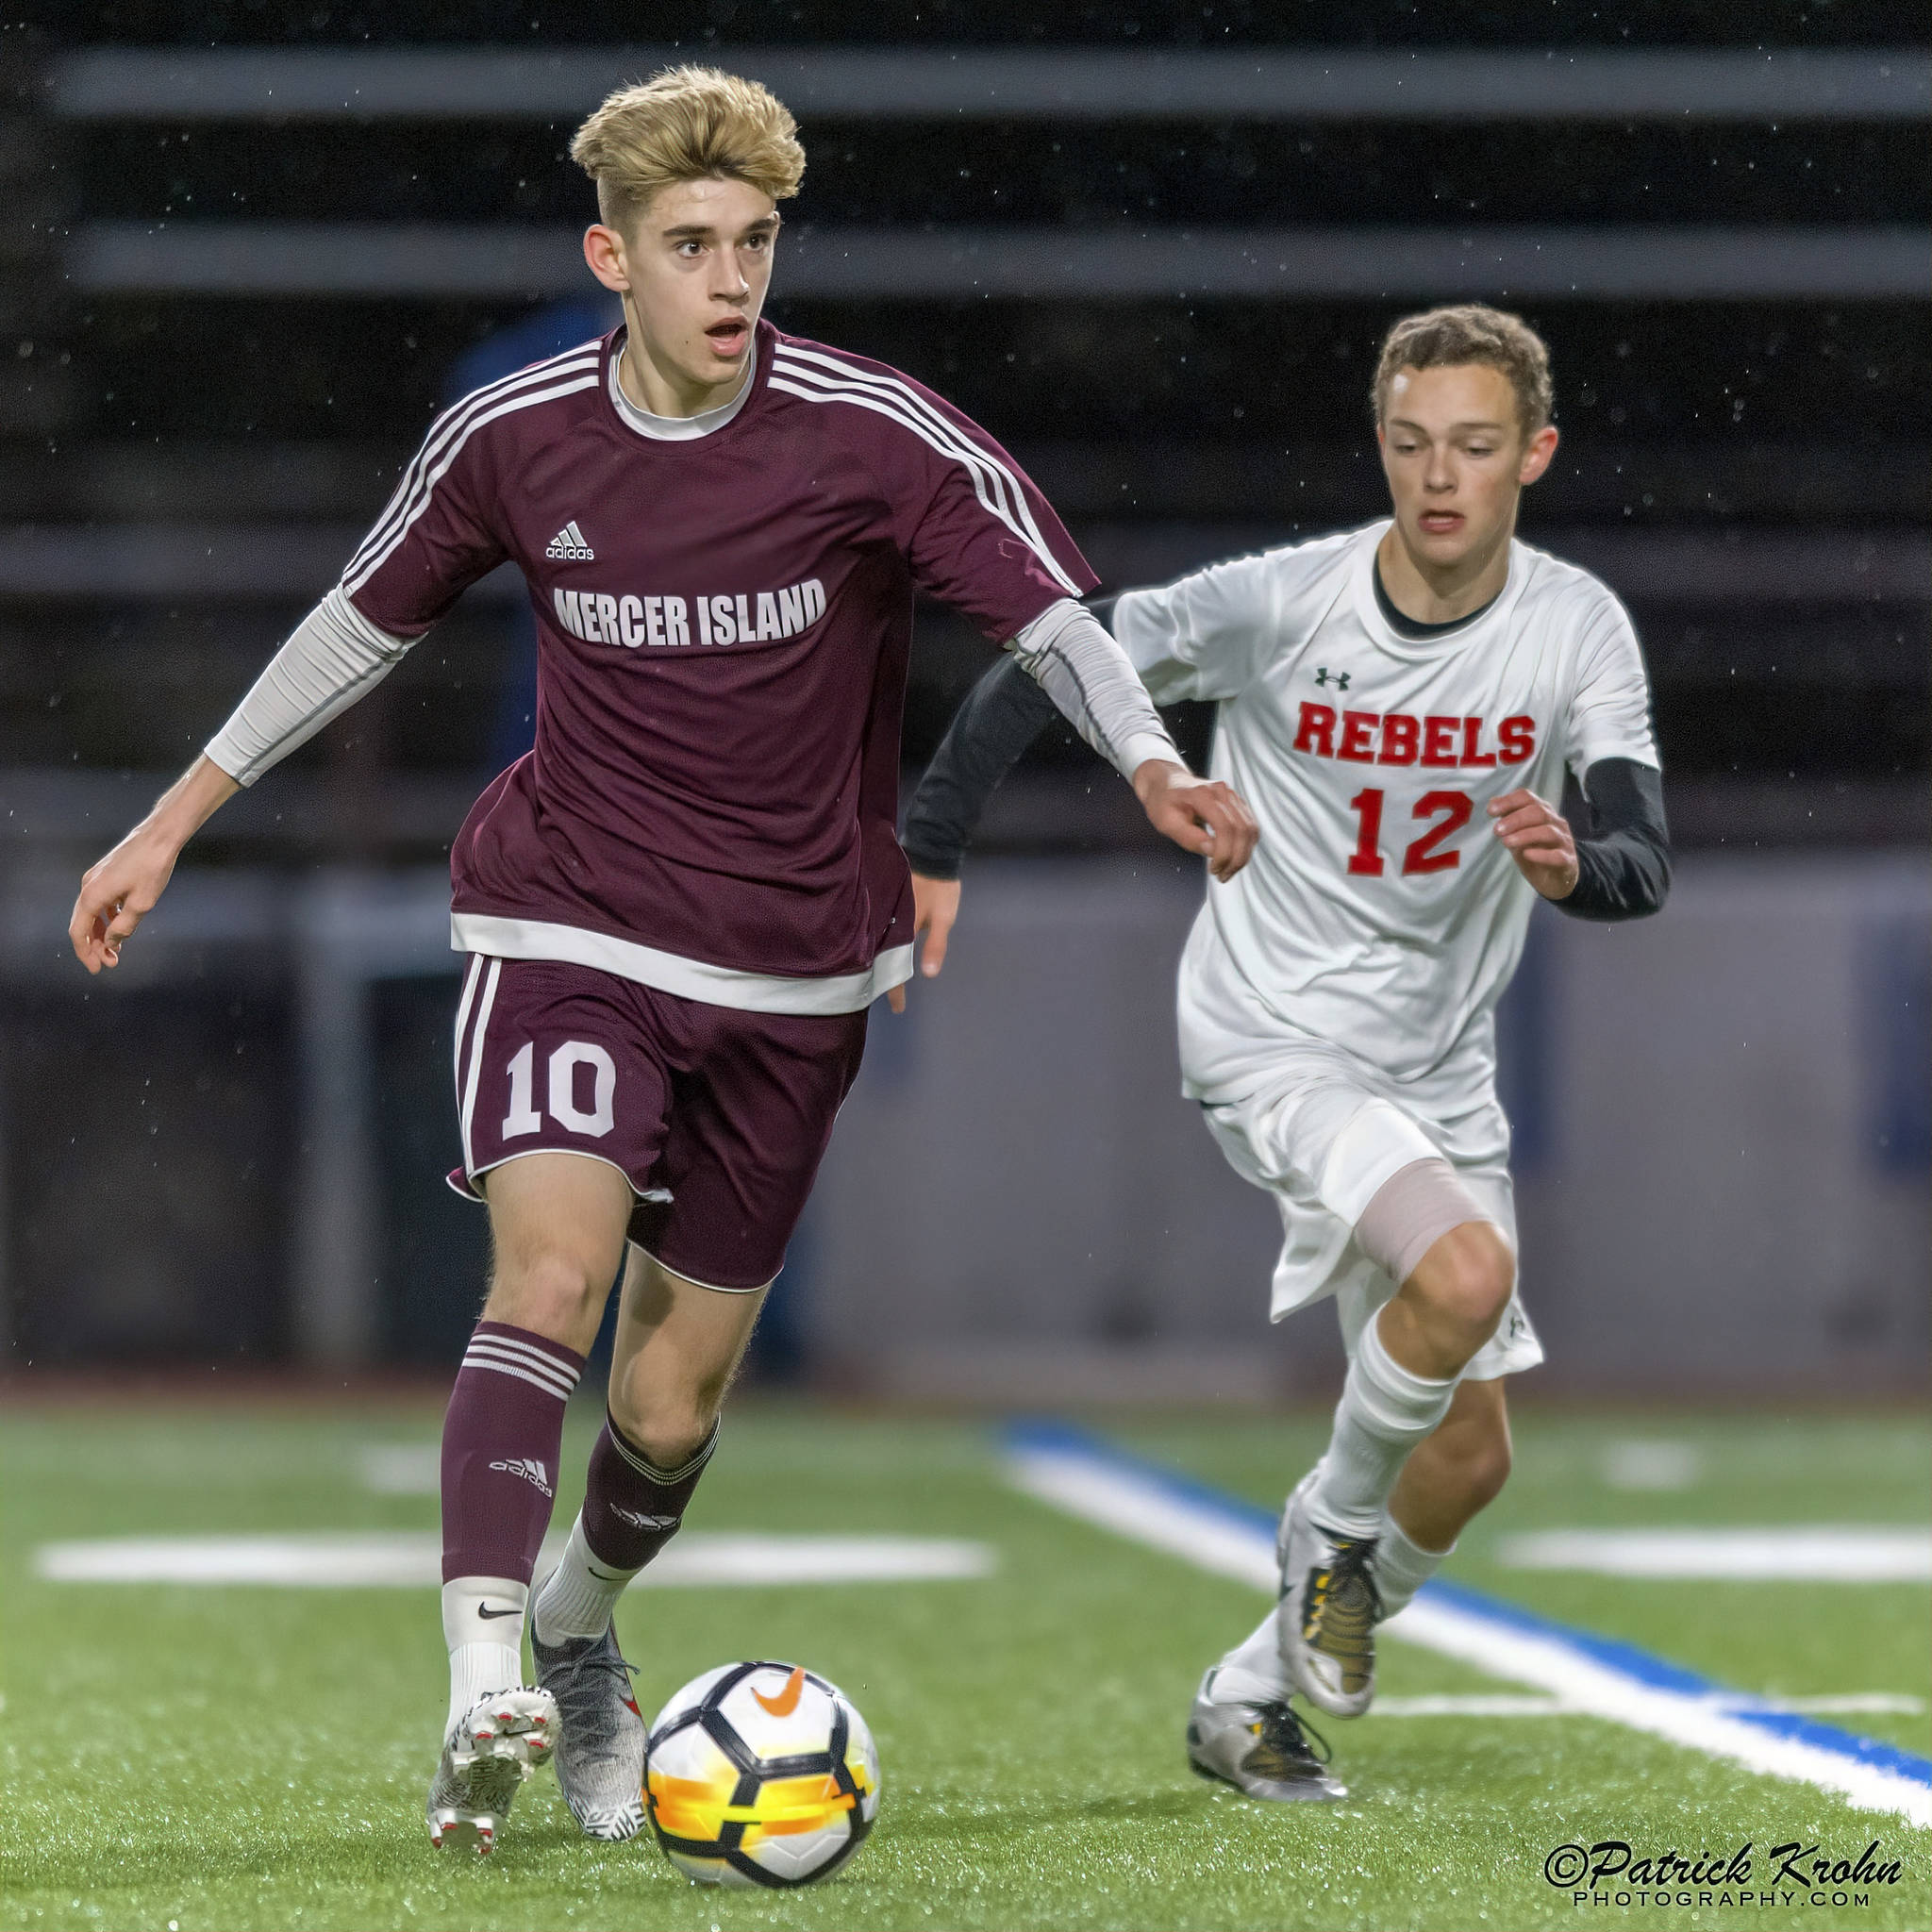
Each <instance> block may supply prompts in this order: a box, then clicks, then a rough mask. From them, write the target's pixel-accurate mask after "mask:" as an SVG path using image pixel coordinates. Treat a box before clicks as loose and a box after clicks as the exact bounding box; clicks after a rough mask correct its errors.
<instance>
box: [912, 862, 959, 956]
mask: <svg viewBox="0 0 1932 1932" xmlns="http://www.w3.org/2000/svg"><path fill="white" fill-rule="evenodd" d="M958 916H959V881H958V879H929V878H927V877H926V876H925V874H924V873H918V872H916V873H914V874H912V937H913V940H914V941H915V942H917V941H919V940H921V939H922V938H923V939H924V941H925V946H924V950H923V951H922V952H921V954H920V956H919V973H920V976H921V978H923V979H937V978H938V977H939V973H940V968H941V967H942V966H943V965H944V964H945V963H946V945H947V942H948V941H950V940H951V939H952V936H953V922H954V921H955V920H957V919H958Z"/></svg>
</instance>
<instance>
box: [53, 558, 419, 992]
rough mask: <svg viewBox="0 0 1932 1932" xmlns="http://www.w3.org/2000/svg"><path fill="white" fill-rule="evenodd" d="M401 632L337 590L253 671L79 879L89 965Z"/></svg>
mask: <svg viewBox="0 0 1932 1932" xmlns="http://www.w3.org/2000/svg"><path fill="white" fill-rule="evenodd" d="M413 641H414V640H413V639H409V638H399V637H392V636H391V635H390V634H389V633H388V632H387V631H383V630H378V629H377V628H376V627H375V625H373V624H371V623H370V622H369V620H368V619H367V618H366V617H364V616H363V615H362V613H361V612H360V611H359V610H358V609H357V608H355V606H354V605H352V604H351V603H350V602H349V600H348V598H347V596H346V595H344V594H343V592H342V591H341V589H340V588H338V589H336V590H333V591H330V592H329V593H328V595H327V596H326V597H325V598H324V599H323V600H322V602H321V603H320V604H318V605H317V606H316V607H315V608H314V609H313V610H311V611H310V612H309V613H308V616H307V617H305V618H304V619H303V620H302V622H301V623H300V624H299V625H296V627H295V629H294V631H293V632H292V633H291V635H290V637H289V640H288V641H287V642H286V643H285V644H283V646H282V648H281V649H280V650H279V651H277V652H276V653H275V657H274V658H272V659H271V660H270V662H269V665H268V668H267V670H265V671H264V672H263V673H262V674H261V675H260V676H259V677H258V678H257V679H256V681H255V685H254V687H253V689H252V690H251V691H249V693H248V695H247V696H246V697H244V698H243V699H242V702H241V704H240V705H238V706H237V707H236V708H235V711H234V714H233V716H231V717H230V718H229V720H228V722H227V723H226V724H224V725H223V726H222V728H221V730H220V731H219V732H217V733H216V734H215V737H214V738H213V740H212V741H210V742H209V744H208V750H207V752H205V753H204V754H203V755H202V757H200V758H197V759H196V760H195V761H194V763H193V765H192V766H191V767H190V768H189V770H188V771H187V772H185V773H184V774H182V775H181V777H180V778H178V779H177V780H176V781H175V783H174V784H173V785H171V786H170V787H169V788H168V790H167V791H164V792H163V793H162V794H161V796H160V798H159V799H158V801H157V802H156V805H155V808H154V809H153V810H152V811H151V812H149V813H148V815H147V817H146V818H144V819H142V822H141V824H138V825H136V826H135V828H134V829H133V831H131V832H129V833H128V835H127V836H126V838H125V839H123V840H122V841H121V842H120V844H118V845H117V846H115V847H114V849H113V851H111V852H110V853H108V856H107V857H106V858H103V859H102V860H101V861H100V863H99V864H98V865H95V866H93V867H92V868H90V870H89V871H88V873H87V874H86V875H85V876H84V877H83V878H82V880H81V882H80V896H79V897H78V898H77V899H76V900H75V902H74V917H73V918H72V919H71V920H70V921H69V922H68V926H67V935H68V938H69V939H70V940H72V941H73V942H74V952H75V958H77V959H78V960H79V961H80V963H81V964H82V965H83V966H85V967H86V968H87V970H88V971H89V972H90V973H98V972H99V971H100V970H101V968H102V967H104V966H116V965H119V964H120V961H121V945H122V942H123V941H125V940H126V939H127V938H128V937H129V936H130V935H131V934H132V933H133V931H134V929H135V927H136V926H138V925H139V924H141V922H142V919H143V918H145V917H146V916H147V914H148V913H149V912H151V911H153V910H154V907H155V902H156V901H157V900H158V899H159V897H160V896H161V893H162V891H164V890H165V889H166V887H167V883H168V880H169V878H170V877H171V876H172V875H173V874H174V871H175V860H176V859H177V858H180V856H181V848H182V847H183V846H184V845H186V844H187V843H188V841H189V840H190V839H192V837H193V836H194V834H195V833H196V832H197V831H199V830H200V829H201V827H202V826H203V825H204V824H207V822H208V818H209V817H210V816H211V814H212V813H213V812H214V811H215V810H216V809H217V808H219V807H220V806H222V805H223V804H225V802H226V801H227V800H228V799H230V798H232V797H233V796H234V795H235V793H236V792H237V791H239V790H240V789H241V788H242V786H243V785H252V784H253V783H254V782H255V780H256V779H257V778H258V777H259V776H260V775H261V774H262V773H264V772H265V771H267V770H268V769H269V767H270V766H272V765H274V764H276V763H278V762H279V761H280V760H281V759H283V758H287V757H288V755H289V754H290V753H291V751H293V750H294V749H295V748H296V746H298V745H301V744H306V743H307V742H308V740H309V739H311V738H312V737H314V735H315V734H316V733H317V732H318V731H320V730H321V729H322V727H323V726H324V725H325V724H327V723H328V721H329V720H330V719H331V718H334V717H336V716H338V715H339V714H340V713H341V712H343V711H345V710H347V709H348V708H349V707H350V706H351V705H353V704H354V703H355V702H356V700H357V699H358V698H359V697H361V696H363V695H364V694H365V693H366V692H368V691H373V690H374V689H375V686H376V685H377V684H379V683H380V682H381V681H382V679H383V678H384V677H386V676H387V675H389V673H390V672H391V670H392V669H393V668H394V666H395V664H396V662H397V661H398V660H399V659H400V658H401V657H402V655H403V653H404V652H406V651H407V650H408V648H409V646H410V644H411V643H412V642H413Z"/></svg>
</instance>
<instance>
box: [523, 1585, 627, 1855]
mask: <svg viewBox="0 0 1932 1932" xmlns="http://www.w3.org/2000/svg"><path fill="white" fill-rule="evenodd" d="M530 1655H531V1656H532V1657H535V1658H536V1660H537V1681H538V1682H539V1683H540V1684H541V1685H542V1687H543V1688H544V1690H546V1691H549V1693H550V1694H551V1696H553V1697H554V1698H556V1700H557V1711H558V1738H557V1782H558V1784H559V1785H560V1786H561V1787H562V1788H563V1799H564V1803H565V1804H567V1805H568V1806H569V1807H570V1809H571V1816H572V1817H574V1818H575V1820H576V1822H577V1823H578V1824H580V1825H582V1826H583V1829H584V1835H585V1836H586V1837H587V1838H601V1839H625V1838H635V1837H636V1836H637V1834H638V1833H639V1832H641V1830H642V1829H643V1828H644V1736H645V1733H644V1720H643V1714H642V1712H641V1711H640V1710H639V1709H638V1706H637V1699H636V1698H635V1697H633V1696H632V1695H631V1689H630V1666H629V1665H628V1664H627V1663H625V1660H624V1657H623V1655H622V1654H621V1653H620V1652H619V1650H618V1648H617V1634H616V1632H615V1631H614V1630H613V1629H611V1628H610V1627H609V1626H608V1625H607V1626H606V1627H605V1631H604V1634H603V1636H601V1637H566V1638H564V1639H563V1641H561V1642H559V1643H545V1642H544V1641H542V1639H541V1638H540V1637H539V1636H538V1635H537V1630H536V1620H535V1619H534V1618H533V1619H532V1620H531V1627H530Z"/></svg>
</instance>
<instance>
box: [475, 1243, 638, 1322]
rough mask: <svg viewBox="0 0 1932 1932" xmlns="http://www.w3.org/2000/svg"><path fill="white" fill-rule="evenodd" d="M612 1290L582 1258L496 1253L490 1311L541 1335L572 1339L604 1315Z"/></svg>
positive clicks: (545, 1251) (563, 1253)
mask: <svg viewBox="0 0 1932 1932" xmlns="http://www.w3.org/2000/svg"><path fill="white" fill-rule="evenodd" d="M609 1292H610V1282H609V1280H608V1277H607V1278H606V1279H603V1280H598V1279H596V1278H595V1275H594V1274H593V1272H592V1270H591V1268H590V1267H589V1266H588V1265H587V1263H586V1261H585V1259H584V1257H581V1256H578V1255H573V1254H571V1253H570V1252H568V1251H567V1250H564V1249H555V1248H536V1249H531V1250H525V1251H524V1252H521V1253H516V1254H501V1253H500V1254H499V1255H498V1256H497V1257H496V1263H495V1266H494V1267H493V1268H492V1269H491V1277H490V1300H489V1304H488V1312H489V1313H490V1315H491V1319H492V1320H495V1321H501V1322H508V1323H511V1324H514V1325H515V1326H517V1327H519V1328H530V1329H534V1330H535V1331H536V1332H537V1333H538V1334H540V1335H557V1336H561V1335H572V1334H575V1333H577V1332H578V1331H580V1330H581V1329H582V1327H583V1326H584V1324H586V1323H587V1322H590V1321H591V1319H592V1317H593V1316H598V1315H601V1314H602V1311H603V1305H604V1298H605V1296H607V1295H608V1293H609Z"/></svg>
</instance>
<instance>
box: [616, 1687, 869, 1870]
mask: <svg viewBox="0 0 1932 1932" xmlns="http://www.w3.org/2000/svg"><path fill="white" fill-rule="evenodd" d="M644 1801H645V1803H646V1804H647V1805H648V1806H649V1807H650V1813H651V1825H652V1828H653V1829H654V1830H655V1831H656V1832H657V1834H658V1843H659V1844H660V1845H662V1846H663V1848H664V1856H665V1857H667V1858H669V1859H670V1860H671V1862H672V1863H673V1864H674V1865H675V1866H676V1867H677V1869H678V1870H679V1871H680V1872H682V1873H683V1874H684V1875H685V1876H686V1877H687V1878H690V1879H691V1880H693V1881H694V1882H695V1883H697V1884H699V1885H770V1886H791V1885H808V1884H810V1882H811V1881H812V1880H813V1879H814V1878H823V1877H824V1876H825V1875H826V1874H828V1873H831V1872H836V1871H837V1870H838V1869H839V1867H840V1866H841V1865H842V1864H843V1863H844V1862H845V1861H846V1859H848V1858H849V1857H851V1856H852V1855H853V1853H854V1852H856V1851H857V1850H858V1847H859V1845H860V1844H861V1843H862V1842H863V1841H864V1839H865V1835H866V1833H867V1832H869V1831H870V1830H871V1829H872V1822H873V1820H874V1818H876V1817H877V1816H878V1810H879V1754H878V1751H877V1749H876V1747H875V1746H874V1743H873V1741H872V1733H871V1732H870V1731H869V1730H867V1729H866V1727H865V1720H864V1719H863V1718H862V1717H860V1716H859V1714H858V1710H857V1709H856V1708H855V1707H853V1705H852V1702H851V1700H850V1699H849V1698H847V1697H846V1696H845V1694H844V1692H843V1691H841V1690H840V1689H839V1687H838V1686H837V1685H836V1684H830V1683H827V1682H826V1681H825V1679H824V1678H823V1677H819V1676H814V1675H813V1674H812V1673H811V1672H809V1671H808V1670H806V1669H805V1668H804V1667H803V1666H802V1665H798V1664H774V1663H746V1664H721V1665H719V1667H718V1668H717V1669H716V1670H715V1671H707V1672H706V1673H705V1674H704V1675H703V1676H702V1677H695V1678H693V1679H692V1680H691V1682H690V1683H689V1684H687V1685H686V1686H685V1687H684V1689H683V1690H682V1691H679V1692H678V1693H677V1694H676V1696H675V1697H674V1698H672V1700H671V1701H670V1703H669V1704H667V1705H666V1706H665V1707H664V1708H663V1709H662V1710H660V1711H659V1712H658V1717H657V1722H656V1723H654V1724H652V1726H651V1740H650V1744H649V1746H648V1747H647V1753H646V1756H645V1759H644Z"/></svg>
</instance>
